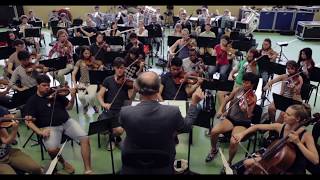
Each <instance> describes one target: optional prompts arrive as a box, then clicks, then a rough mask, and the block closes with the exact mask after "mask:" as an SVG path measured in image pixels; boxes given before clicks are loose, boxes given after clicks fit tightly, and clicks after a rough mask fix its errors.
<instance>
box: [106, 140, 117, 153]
mask: <svg viewBox="0 0 320 180" xmlns="http://www.w3.org/2000/svg"><path fill="white" fill-rule="evenodd" d="M115 147H116V144H115V142H113V141H112V142H111V147H110V142H108V144H107V150H108V151H111V148H112V150H114V148H115Z"/></svg>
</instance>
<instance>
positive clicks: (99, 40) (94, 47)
mask: <svg viewBox="0 0 320 180" xmlns="http://www.w3.org/2000/svg"><path fill="white" fill-rule="evenodd" d="M90 51H91V53H92V55H93V56H94V58H95V59H96V60H100V61H102V60H103V59H105V57H106V53H107V52H110V51H111V47H110V45H109V44H107V43H106V42H105V40H104V35H103V34H102V33H100V32H97V37H96V42H95V43H93V44H91V45H90Z"/></svg>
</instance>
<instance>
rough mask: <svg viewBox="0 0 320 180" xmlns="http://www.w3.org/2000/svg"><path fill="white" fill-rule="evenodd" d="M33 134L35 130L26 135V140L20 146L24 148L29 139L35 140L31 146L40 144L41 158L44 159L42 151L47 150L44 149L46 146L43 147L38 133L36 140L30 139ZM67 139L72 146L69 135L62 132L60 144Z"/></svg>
mask: <svg viewBox="0 0 320 180" xmlns="http://www.w3.org/2000/svg"><path fill="white" fill-rule="evenodd" d="M34 134H35V132H34V131H32V133H31V135H30V136H29V137H28V139H27V140H26V142H25V143H24V144H23V146H22V147H23V148H25V147H26V145H27V144H28V142H29V141H30V140H33V141H35V142H37V144H33V145H31V146H36V145H39V146H40V151H41V160H44V153H43V152H44V151H46V152H47V150H46V148H45V146H44V144H43V142H42V137H41V136H40V135H38V134H36V136H37V140H34V139H32V137H33V135H34ZM67 139H68V141H71V146H72V147H73V140H72V139H71V138H70V137H69V136H67V135H65V134H62V138H61V144H62V143H64V142H65V141H66V140H67Z"/></svg>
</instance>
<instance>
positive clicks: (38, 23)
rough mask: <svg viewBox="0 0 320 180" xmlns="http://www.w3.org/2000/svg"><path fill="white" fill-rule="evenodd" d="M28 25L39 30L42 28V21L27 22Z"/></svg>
mask: <svg viewBox="0 0 320 180" xmlns="http://www.w3.org/2000/svg"><path fill="white" fill-rule="evenodd" d="M29 24H31V25H32V26H33V27H39V28H42V26H43V22H42V21H29Z"/></svg>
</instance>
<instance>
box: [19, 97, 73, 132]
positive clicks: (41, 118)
mask: <svg viewBox="0 0 320 180" xmlns="http://www.w3.org/2000/svg"><path fill="white" fill-rule="evenodd" d="M68 103H69V100H68V99H67V98H66V97H64V96H57V98H56V102H55V107H54V113H53V118H52V123H51V126H60V125H61V124H62V123H65V122H66V121H67V120H68V119H69V117H70V116H69V114H68V112H67V110H66V106H67V105H68ZM52 106H53V100H49V99H48V98H46V97H40V96H38V94H35V95H34V96H32V97H30V99H29V100H28V102H27V104H26V106H25V112H26V115H31V116H32V117H34V118H36V121H35V124H36V125H37V126H38V127H39V128H42V127H47V126H50V120H51V112H52V109H53V107H52Z"/></svg>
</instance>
